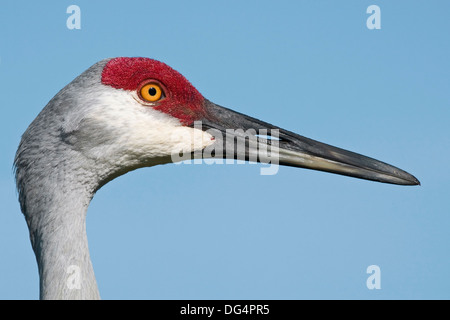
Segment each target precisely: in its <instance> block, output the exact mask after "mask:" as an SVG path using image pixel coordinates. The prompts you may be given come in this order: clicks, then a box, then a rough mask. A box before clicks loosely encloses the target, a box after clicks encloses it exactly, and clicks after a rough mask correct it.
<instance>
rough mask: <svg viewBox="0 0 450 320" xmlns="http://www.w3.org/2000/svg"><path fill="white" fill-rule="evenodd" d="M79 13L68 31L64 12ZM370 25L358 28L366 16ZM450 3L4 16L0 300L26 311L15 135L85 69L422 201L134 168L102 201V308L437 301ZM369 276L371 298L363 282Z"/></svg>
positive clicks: (96, 233) (246, 171) (149, 4)
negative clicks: (159, 89)
mask: <svg viewBox="0 0 450 320" xmlns="http://www.w3.org/2000/svg"><path fill="white" fill-rule="evenodd" d="M72 4H76V5H78V6H79V7H80V9H81V29H80V30H69V29H68V28H67V27H66V20H67V18H68V17H69V14H67V13H66V9H67V7H68V6H69V5H72ZM372 4H376V5H378V6H379V7H380V9H381V29H380V30H369V29H368V28H367V27H366V20H367V18H368V17H369V14H367V13H366V9H367V7H368V6H370V5H372ZM449 11H450V4H449V2H447V1H431V2H430V1H429V2H426V3H425V2H418V1H312V0H311V1H277V2H276V3H274V2H273V1H245V2H244V1H226V2H225V1H224V2H218V1H215V2H212V1H189V2H188V1H132V0H131V1H127V2H123V1H58V2H56V1H53V2H45V3H43V2H32V1H29V2H25V1H3V2H2V4H1V5H0V86H1V88H2V89H1V91H0V106H1V108H2V109H1V110H2V116H1V117H0V132H1V140H0V142H1V148H2V150H4V151H3V152H2V156H1V157H0V188H1V189H0V190H1V192H0V197H1V201H0V203H1V210H0V243H1V245H0V256H1V260H0V299H36V298H38V289H39V288H38V287H39V286H38V273H37V266H36V262H35V258H34V254H33V252H32V249H31V245H30V242H29V238H28V231H27V228H26V223H25V221H24V218H23V215H22V214H21V213H20V209H19V205H18V202H17V194H16V191H15V185H14V179H13V173H12V162H13V158H14V154H15V151H16V149H17V146H18V143H19V141H20V136H21V134H22V133H23V132H24V131H25V129H26V128H27V126H28V125H29V123H30V122H31V121H32V120H33V119H34V117H35V116H36V115H37V114H38V113H39V111H40V110H41V109H42V108H43V107H44V106H45V104H46V103H47V102H48V101H49V100H50V99H51V98H52V97H53V96H54V95H55V94H56V93H57V92H58V91H59V90H60V89H61V88H63V87H64V86H65V85H66V84H67V83H69V82H70V81H71V80H72V79H73V78H75V77H76V76H77V75H78V74H80V73H81V72H83V71H84V70H85V69H87V68H88V67H89V66H91V65H92V64H94V63H95V62H96V61H98V60H101V59H103V58H107V57H115V56H146V57H151V58H155V59H158V60H161V61H164V62H166V63H167V64H169V65H170V66H172V67H173V68H175V69H176V70H178V71H180V72H181V73H182V74H184V75H185V76H186V77H187V78H188V79H189V80H190V81H191V82H192V83H193V84H194V86H196V88H197V89H198V90H199V91H200V92H201V93H202V94H203V95H204V96H205V97H206V98H208V99H210V100H211V101H214V102H216V103H218V104H220V105H223V106H227V107H229V108H232V109H235V110H237V111H239V112H242V113H246V114H249V115H251V116H254V117H256V118H260V119H262V120H265V121H268V122H271V123H274V124H276V125H279V126H280V127H282V128H285V129H288V130H291V131H295V132H297V133H299V134H302V135H304V136H307V137H310V138H313V139H316V140H319V141H323V142H326V143H329V144H333V145H336V146H339V147H342V148H346V149H349V150H352V151H356V152H359V153H362V154H365V155H368V156H371V157H374V158H376V159H379V160H382V161H385V162H388V163H391V164H393V165H396V166H398V167H400V168H402V169H404V170H406V171H408V172H410V173H412V174H414V175H415V176H416V177H417V178H418V179H419V180H420V181H421V183H422V186H420V187H402V186H393V185H386V184H381V183H374V182H369V181H363V180H358V179H353V178H348V177H342V176H338V175H332V174H327V173H322V172H317V171H310V170H304V169H296V168H287V167H280V169H279V171H278V173H277V174H276V175H273V176H261V175H260V174H259V172H260V170H259V169H260V168H261V166H260V165H256V164H245V165H237V164H236V165H206V164H203V165H193V164H191V165H165V166H159V167H153V168H145V169H140V170H137V171H134V172H131V173H128V174H126V175H124V176H122V177H120V178H118V179H116V180H114V181H112V182H110V183H109V184H107V185H106V186H105V187H103V188H102V189H101V190H99V191H98V193H97V194H96V196H95V198H94V199H93V201H92V203H91V206H90V207H89V210H88V218H87V230H88V239H89V246H90V252H91V258H92V260H93V264H94V269H95V272H96V277H97V281H98V284H99V288H100V292H101V296H102V298H104V299H309V298H312V299H449V298H450V293H449V292H450V290H449V288H450V277H449V274H448V270H450V255H449V252H450V248H449V246H450V236H449V230H450V202H449V187H450V186H449V184H450V172H449V170H448V158H449V156H450V151H449V150H450V134H449V133H450V129H449V119H450V96H449V92H450V77H449V74H450V60H449V59H448V57H449V56H450V38H449V36H448V35H449V31H450V30H449V24H448V12H449ZM370 265H377V266H379V267H380V270H381V289H379V290H369V289H368V288H367V286H366V280H367V278H368V277H369V274H367V273H366V269H367V267H368V266H370Z"/></svg>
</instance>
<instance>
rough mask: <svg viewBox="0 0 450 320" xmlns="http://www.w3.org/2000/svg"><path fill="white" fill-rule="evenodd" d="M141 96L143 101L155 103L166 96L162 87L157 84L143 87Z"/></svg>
mask: <svg viewBox="0 0 450 320" xmlns="http://www.w3.org/2000/svg"><path fill="white" fill-rule="evenodd" d="M140 94H141V97H142V99H144V100H146V101H149V102H155V101H158V100H160V99H162V98H164V94H163V91H162V89H161V87H160V86H159V85H157V84H156V83H148V84H146V85H145V86H143V87H142V88H141V91H140Z"/></svg>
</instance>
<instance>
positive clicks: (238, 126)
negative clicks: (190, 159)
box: [193, 100, 420, 185]
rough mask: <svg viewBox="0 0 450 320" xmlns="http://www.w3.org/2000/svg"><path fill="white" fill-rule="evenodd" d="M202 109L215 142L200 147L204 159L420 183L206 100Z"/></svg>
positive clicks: (204, 123)
mask: <svg viewBox="0 0 450 320" xmlns="http://www.w3.org/2000/svg"><path fill="white" fill-rule="evenodd" d="M205 110H206V114H207V115H206V116H205V118H204V119H201V128H202V130H204V131H208V133H210V134H212V135H213V136H214V137H215V139H216V141H215V143H214V144H213V145H212V146H211V148H209V147H207V148H206V149H205V150H203V154H202V157H204V158H208V157H220V158H227V159H230V158H232V159H240V160H247V161H255V162H263V163H268V162H271V163H275V164H280V165H285V166H293V167H301V168H307V169H313V170H320V171H327V172H331V173H336V174H341V175H346V176H351V177H356V178H360V179H366V180H373V181H379V182H384V183H392V184H399V185H419V184H420V182H419V180H417V179H416V178H415V177H414V176H412V175H411V174H409V173H407V172H406V171H403V170H401V169H399V168H396V167H394V166H391V165H389V164H387V163H384V162H381V161H378V160H375V159H372V158H369V157H366V156H363V155H361V154H358V153H354V152H351V151H347V150H344V149H340V148H337V147H333V146H330V145H327V144H325V143H321V142H318V141H315V140H312V139H309V138H306V137H303V136H300V135H298V134H295V133H293V132H290V131H287V130H284V129H281V128H278V127H276V126H273V125H271V124H269V123H266V122H262V121H260V120H257V119H254V118H251V117H249V116H246V115H244V114H241V113H238V112H235V111H233V110H230V109H227V108H224V107H221V106H218V105H216V104H214V103H212V102H210V101H208V100H205ZM197 123H198V122H197ZM193 126H195V124H193Z"/></svg>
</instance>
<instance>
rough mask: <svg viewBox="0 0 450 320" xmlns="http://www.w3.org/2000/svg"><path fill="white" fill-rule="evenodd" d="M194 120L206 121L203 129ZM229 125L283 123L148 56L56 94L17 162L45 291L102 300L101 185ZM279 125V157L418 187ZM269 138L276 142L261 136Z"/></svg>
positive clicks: (188, 148)
mask: <svg viewBox="0 0 450 320" xmlns="http://www.w3.org/2000/svg"><path fill="white" fill-rule="evenodd" d="M149 81H150V83H155V84H156V85H158V86H160V87H161V90H162V91H164V95H163V96H162V98H161V99H160V100H158V101H155V102H149V101H146V100H145V99H143V97H142V95H141V94H140V93H139V90H140V89H141V88H142V86H143V85H144V84H146V83H149ZM195 121H204V125H203V127H200V128H198V127H196V126H194V125H193V123H194V122H195ZM226 126H235V127H240V128H243V129H245V130H246V129H248V128H251V127H252V126H255V128H256V129H259V128H262V127H266V128H269V129H273V128H277V127H274V126H272V125H269V124H267V123H265V122H261V121H259V120H256V119H253V118H250V117H248V116H244V115H242V114H239V113H235V112H233V111H231V110H229V109H225V108H222V107H219V106H217V105H214V104H212V103H211V102H209V101H208V100H206V99H205V98H203V96H202V95H201V94H200V93H199V92H198V91H197V90H196V89H195V88H194V87H193V86H192V85H191V84H190V83H189V82H188V81H187V80H186V79H185V78H184V77H183V76H182V75H181V74H179V73H178V72H177V71H175V70H173V69H172V68H170V67H169V66H167V65H165V64H163V63H161V62H158V61H156V60H152V59H148V58H113V59H105V60H102V61H100V62H98V63H96V64H94V65H93V66H92V67H90V68H89V69H88V70H86V71H85V72H83V73H82V74H81V75H80V76H78V77H77V78H76V79H74V80H73V81H72V82H71V83H69V84H68V85H67V86H65V87H64V88H63V89H62V90H61V91H60V92H58V93H57V94H56V95H55V96H54V97H53V98H52V99H51V100H50V102H49V103H48V104H47V105H46V106H45V108H44V109H43V110H42V111H41V112H40V113H39V115H38V116H37V117H36V119H35V120H34V121H33V122H32V123H31V124H30V126H29V127H28V129H27V130H26V131H25V133H24V134H23V136H22V139H21V142H20V145H19V147H18V150H17V153H16V157H15V160H14V166H15V176H16V183H17V189H18V194H19V202H20V206H21V209H22V212H23V213H24V215H25V219H26V222H27V225H28V228H29V232H30V239H31V243H32V247H33V250H34V252H35V255H36V260H37V264H38V268H39V276H40V297H41V298H42V299H97V298H99V297H100V296H99V292H98V289H97V285H96V280H95V276H94V271H93V267H92V263H91V260H90V256H89V249H88V242H87V235H86V213H87V209H88V206H89V203H90V201H91V199H92V197H93V196H94V194H95V192H96V191H97V190H98V189H99V188H101V187H102V186H103V185H104V184H106V183H107V182H108V181H111V180H112V179H114V178H116V177H117V176H120V175H122V174H125V173H126V172H128V171H131V170H135V169H137V168H141V167H148V166H154V165H158V164H165V163H170V162H173V157H172V155H173V154H175V153H180V152H185V153H189V154H191V153H193V152H196V151H200V152H201V151H202V150H204V149H205V148H207V147H210V146H216V145H218V144H219V143H221V142H219V140H220V139H219V138H220V134H222V133H224V132H225V127H226ZM211 128H213V129H215V131H214V132H212V131H210V130H209V129H211ZM235 129H236V128H235ZM278 129H279V128H277V130H278ZM279 130H281V139H280V148H279V149H278V148H277V149H276V150H279V151H281V153H280V154H281V162H280V164H285V165H292V166H298V167H307V168H312V169H317V170H324V171H329V172H334V173H340V174H344V175H350V176H356V177H361V178H364V179H370V180H376V181H382V182H389V183H398V184H418V180H417V179H415V178H414V177H413V176H411V175H409V174H408V173H406V172H404V171H402V170H400V169H398V168H395V167H392V166H390V165H387V164H385V163H382V162H379V161H377V160H374V159H371V158H367V157H364V156H361V155H358V154H355V153H351V152H348V151H345V150H342V149H339V148H335V147H331V146H328V145H325V144H321V143H319V142H316V141H313V140H310V139H307V138H304V137H301V136H298V135H296V134H294V133H291V132H288V131H286V130H282V129H279ZM217 132H219V133H218V134H219V135H217V134H216V133H217ZM234 134H235V136H234V139H236V140H239V139H241V138H242V137H240V136H239V134H236V133H234ZM224 141H225V140H224ZM232 141H235V140H232ZM227 143H229V141H228V140H227ZM261 144H269V145H270V142H269V141H266V140H261V139H260V140H257V145H261ZM221 146H222V145H221ZM224 146H227V145H225V144H224ZM232 147H233V152H234V156H235V157H240V156H242V157H244V159H248V156H249V154H251V151H252V150H251V147H248V146H247V147H246V149H245V150H244V151H242V152H241V154H239V151H236V150H235V149H234V145H233V146H232ZM283 150H284V151H283ZM283 152H284V153H283ZM256 161H260V159H259V158H258V159H257V160H256ZM317 163H318V164H317ZM73 266H75V267H76V268H75V270H79V272H80V274H79V276H80V279H81V282H80V287H79V288H78V287H76V288H74V287H73V286H70V285H69V283H68V281H69V279H70V276H71V272H72V271H71V270H74V269H73V268H72V267H73Z"/></svg>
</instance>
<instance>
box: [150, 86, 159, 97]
mask: <svg viewBox="0 0 450 320" xmlns="http://www.w3.org/2000/svg"><path fill="white" fill-rule="evenodd" d="M156 93H157V90H156V88H155V87H150V88H149V89H148V94H149V95H151V96H155V95H156Z"/></svg>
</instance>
